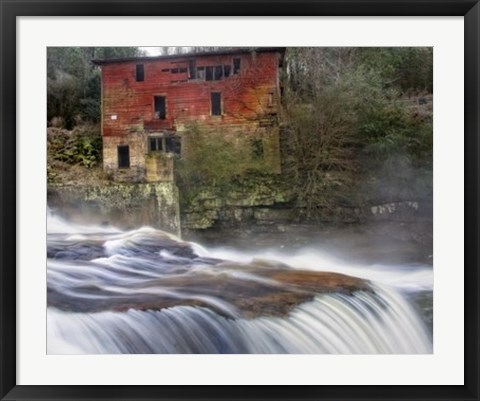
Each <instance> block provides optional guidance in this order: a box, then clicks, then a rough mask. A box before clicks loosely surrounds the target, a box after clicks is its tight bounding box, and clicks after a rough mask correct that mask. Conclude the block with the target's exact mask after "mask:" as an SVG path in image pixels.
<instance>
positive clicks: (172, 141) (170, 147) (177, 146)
mask: <svg viewBox="0 0 480 401" xmlns="http://www.w3.org/2000/svg"><path fill="white" fill-rule="evenodd" d="M165 149H166V151H167V152H169V153H175V154H177V155H179V154H180V152H181V142H180V138H178V137H176V136H169V137H166V138H165Z"/></svg>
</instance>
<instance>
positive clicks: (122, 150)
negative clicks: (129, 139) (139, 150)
mask: <svg viewBox="0 0 480 401" xmlns="http://www.w3.org/2000/svg"><path fill="white" fill-rule="evenodd" d="M117 156H118V168H129V167H130V147H129V146H128V145H119V146H118V147H117Z"/></svg>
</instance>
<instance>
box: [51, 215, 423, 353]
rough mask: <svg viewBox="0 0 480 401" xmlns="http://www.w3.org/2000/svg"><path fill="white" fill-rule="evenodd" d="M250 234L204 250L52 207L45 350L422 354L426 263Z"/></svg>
mask: <svg viewBox="0 0 480 401" xmlns="http://www.w3.org/2000/svg"><path fill="white" fill-rule="evenodd" d="M260 237H261V236H258V238H255V237H250V238H249V241H250V244H251V246H250V247H248V246H245V243H242V244H238V243H237V244H235V241H231V240H228V238H225V241H224V243H222V242H221V241H218V238H217V242H216V243H215V244H211V243H209V242H208V241H207V242H206V243H209V245H208V246H206V245H205V243H204V245H203V246H202V245H200V244H198V243H195V242H186V241H182V240H180V239H178V238H176V237H175V236H173V235H170V234H167V233H165V232H162V231H160V230H156V229H153V228H150V227H142V228H138V229H133V230H121V229H118V228H115V227H109V226H101V225H97V226H94V225H81V224H74V223H71V222H68V221H66V220H63V219H61V218H60V217H58V216H54V215H52V214H51V213H50V214H49V216H48V240H47V257H48V259H47V293H48V296H47V300H48V302H47V304H48V307H47V351H48V353H49V354H102V353H103V354H116V353H159V354H166V353H170V354H183V353H203V354H216V353H224V354H245V353H251V354H266V353H277V354H284V353H291V354H325V353H329V354H428V353H431V352H432V348H433V339H432V337H433V336H432V293H433V268H432V265H431V264H429V263H424V262H423V261H422V262H415V261H414V260H407V261H402V260H398V259H395V260H394V261H393V262H392V261H388V260H387V261H386V260H385V259H382V258H378V260H370V259H371V258H369V259H368V260H367V259H365V258H364V259H362V258H359V259H357V260H355V259H352V252H350V253H349V252H344V253H342V252H340V251H341V250H340V251H339V248H338V247H337V248H335V250H336V251H335V252H333V251H331V250H330V251H331V252H329V249H328V248H325V247H322V246H319V245H318V241H316V240H314V239H313V238H312V241H311V243H310V244H308V241H306V242H305V241H302V242H301V244H300V245H299V244H297V246H288V236H285V241H286V242H285V244H283V243H282V244H281V245H279V246H277V247H274V246H272V247H269V246H267V245H266V244H265V243H262V241H261V238H260ZM257 240H258V241H257ZM292 242H294V241H293V240H292ZM347 243H348V241H347ZM226 245H228V246H226ZM332 249H333V247H332ZM374 259H375V258H374Z"/></svg>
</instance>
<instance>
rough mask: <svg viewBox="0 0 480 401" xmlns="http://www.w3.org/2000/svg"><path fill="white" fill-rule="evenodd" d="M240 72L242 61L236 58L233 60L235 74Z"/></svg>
mask: <svg viewBox="0 0 480 401" xmlns="http://www.w3.org/2000/svg"><path fill="white" fill-rule="evenodd" d="M239 72H240V59H239V58H234V59H233V73H234V74H238V73H239Z"/></svg>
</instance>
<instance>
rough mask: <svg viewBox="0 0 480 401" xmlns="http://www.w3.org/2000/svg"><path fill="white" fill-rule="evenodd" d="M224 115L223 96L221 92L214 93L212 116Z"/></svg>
mask: <svg viewBox="0 0 480 401" xmlns="http://www.w3.org/2000/svg"><path fill="white" fill-rule="evenodd" d="M221 115H222V95H221V93H220V92H212V116H221Z"/></svg>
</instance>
